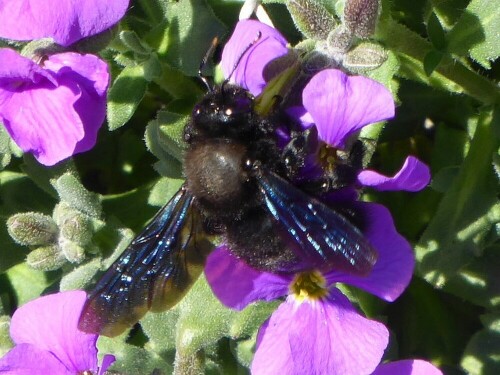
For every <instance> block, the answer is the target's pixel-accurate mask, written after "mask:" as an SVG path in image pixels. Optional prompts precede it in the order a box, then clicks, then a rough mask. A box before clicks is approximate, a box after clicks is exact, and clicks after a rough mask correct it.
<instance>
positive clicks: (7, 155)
mask: <svg viewBox="0 0 500 375" xmlns="http://www.w3.org/2000/svg"><path fill="white" fill-rule="evenodd" d="M10 143H11V139H10V136H9V133H7V130H5V127H4V125H3V123H2V122H1V121H0V170H2V169H4V168H5V167H6V166H7V165H9V163H10V159H11V150H10Z"/></svg>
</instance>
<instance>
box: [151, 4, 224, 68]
mask: <svg viewBox="0 0 500 375" xmlns="http://www.w3.org/2000/svg"><path fill="white" fill-rule="evenodd" d="M166 16H167V21H168V27H167V28H165V32H164V35H163V40H162V44H161V45H160V46H159V50H158V53H159V55H160V56H161V57H162V58H165V59H166V61H167V63H168V64H170V65H171V66H172V67H174V68H177V69H180V70H181V71H182V72H184V74H186V75H188V76H193V77H194V76H197V75H198V68H199V65H200V61H201V60H202V58H203V56H204V55H205V53H206V51H207V50H208V48H209V46H210V43H211V42H212V39H213V38H214V37H215V36H218V37H219V38H221V37H222V36H223V35H224V34H225V31H226V30H225V27H224V25H223V24H222V23H221V22H220V21H219V20H218V19H217V18H216V17H215V15H214V14H213V12H212V10H211V9H210V8H209V7H208V5H207V3H206V2H205V1H204V0H180V1H171V2H170V1H169V2H167V4H166ZM185 46H189V47H188V48H186V47H185Z"/></svg>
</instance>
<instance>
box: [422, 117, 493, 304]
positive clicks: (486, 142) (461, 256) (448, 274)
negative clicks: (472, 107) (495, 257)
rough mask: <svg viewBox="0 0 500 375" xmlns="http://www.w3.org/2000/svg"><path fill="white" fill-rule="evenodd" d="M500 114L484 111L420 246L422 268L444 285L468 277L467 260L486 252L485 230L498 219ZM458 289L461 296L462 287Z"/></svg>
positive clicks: (437, 283) (424, 272) (429, 279)
mask: <svg viewBox="0 0 500 375" xmlns="http://www.w3.org/2000/svg"><path fill="white" fill-rule="evenodd" d="M498 114H499V113H498V112H497V111H495V112H494V114H493V112H492V111H489V112H483V113H482V114H481V116H480V118H479V120H478V124H477V127H476V131H475V134H474V138H473V140H472V143H471V147H470V150H469V152H468V154H467V157H466V159H465V161H464V163H463V164H462V169H461V171H460V174H459V175H458V176H457V177H456V179H455V180H454V182H453V184H452V186H451V187H450V188H449V190H448V191H447V193H446V194H445V196H444V197H443V199H442V200H441V203H440V205H439V207H438V210H437V212H436V214H435V216H434V217H433V219H432V220H431V222H430V223H429V226H428V227H427V229H426V230H425V232H424V233H423V235H422V237H421V239H420V241H419V243H418V245H417V247H416V255H417V259H418V262H419V265H418V271H419V273H420V274H421V275H423V276H424V278H425V279H426V280H427V281H428V282H430V283H431V284H433V285H434V286H436V287H439V288H442V287H446V286H447V285H448V283H449V282H450V280H451V279H454V278H457V277H463V278H464V279H465V280H467V279H468V278H467V274H466V272H465V271H464V266H466V265H467V264H468V263H470V262H471V261H472V260H473V259H474V257H481V256H483V252H484V249H485V246H487V245H488V243H487V241H486V239H487V235H488V233H489V231H490V230H491V228H492V226H493V225H495V223H496V222H498V221H499V220H500V211H499V210H500V207H499V204H498V199H497V194H498V184H497V180H496V177H495V175H494V172H493V167H492V154H493V152H495V151H496V149H497V148H498V140H497V139H496V138H495V137H494V136H493V134H492V126H493V124H492V122H494V121H500V117H499V116H498ZM455 292H456V293H457V294H458V295H459V296H462V292H461V291H460V290H458V291H455ZM464 297H465V296H464Z"/></svg>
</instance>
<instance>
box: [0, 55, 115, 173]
mask: <svg viewBox="0 0 500 375" xmlns="http://www.w3.org/2000/svg"><path fill="white" fill-rule="evenodd" d="M0 61H2V64H1V66H0V120H1V121H2V122H3V124H4V125H5V128H6V129H7V131H8V132H9V134H10V135H11V137H12V138H13V140H14V141H15V142H16V143H17V145H18V146H19V147H20V148H21V149H22V150H23V151H24V152H32V153H33V154H34V155H35V157H36V158H37V160H38V161H39V162H40V163H42V164H44V165H54V164H56V163H57V162H59V161H61V160H63V159H66V158H68V157H70V156H71V155H74V154H77V153H80V152H84V151H87V150H89V149H91V148H92V147H93V146H94V145H95V143H96V138H97V132H98V130H99V128H100V127H101V125H102V123H103V121H104V118H105V115H106V90H107V88H108V84H109V72H108V66H107V64H106V63H105V62H104V61H102V60H101V59H99V58H98V57H97V56H94V55H79V54H76V53H72V52H67V53H60V54H55V55H51V56H48V57H47V59H46V60H44V61H43V62H42V63H41V65H38V64H36V63H35V62H33V61H32V60H30V59H27V58H25V57H23V56H21V55H19V54H18V53H17V52H15V51H13V50H11V49H7V48H4V49H0Z"/></svg>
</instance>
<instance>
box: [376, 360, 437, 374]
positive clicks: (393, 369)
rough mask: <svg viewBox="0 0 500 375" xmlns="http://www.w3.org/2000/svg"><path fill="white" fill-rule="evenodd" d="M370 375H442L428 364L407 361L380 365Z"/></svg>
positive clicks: (420, 361) (419, 361) (418, 361)
mask: <svg viewBox="0 0 500 375" xmlns="http://www.w3.org/2000/svg"><path fill="white" fill-rule="evenodd" d="M372 375H443V373H442V372H441V370H439V369H438V368H437V367H435V366H433V365H432V364H431V363H429V362H426V361H422V360H420V359H414V360H411V359H407V360H404V361H397V362H392V363H385V364H383V365H380V366H379V367H377V368H376V370H375V371H374V372H373V374H372Z"/></svg>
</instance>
